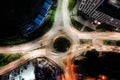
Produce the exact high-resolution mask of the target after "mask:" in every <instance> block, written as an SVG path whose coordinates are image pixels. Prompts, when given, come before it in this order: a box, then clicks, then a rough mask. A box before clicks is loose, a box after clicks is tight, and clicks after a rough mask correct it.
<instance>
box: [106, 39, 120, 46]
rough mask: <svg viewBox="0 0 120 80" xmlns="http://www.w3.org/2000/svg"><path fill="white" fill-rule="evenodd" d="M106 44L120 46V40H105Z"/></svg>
mask: <svg viewBox="0 0 120 80" xmlns="http://www.w3.org/2000/svg"><path fill="white" fill-rule="evenodd" d="M104 44H105V45H114V46H120V40H104Z"/></svg>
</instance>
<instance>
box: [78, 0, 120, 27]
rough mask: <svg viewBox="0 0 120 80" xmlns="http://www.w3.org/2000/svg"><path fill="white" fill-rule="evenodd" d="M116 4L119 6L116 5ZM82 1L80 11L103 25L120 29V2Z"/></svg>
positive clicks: (105, 0) (110, 0)
mask: <svg viewBox="0 0 120 80" xmlns="http://www.w3.org/2000/svg"><path fill="white" fill-rule="evenodd" d="M115 1H116V3H119V4H114V3H115ZM115 1H114V2H112V0H81V1H80V4H79V11H80V12H82V13H84V14H86V15H88V16H89V17H90V18H93V19H95V20H97V21H99V22H101V23H106V24H108V25H111V26H113V27H115V28H116V29H120V2H119V1H117V0H115Z"/></svg>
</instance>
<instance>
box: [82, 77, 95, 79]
mask: <svg viewBox="0 0 120 80" xmlns="http://www.w3.org/2000/svg"><path fill="white" fill-rule="evenodd" d="M84 80H96V78H92V77H86V78H84Z"/></svg>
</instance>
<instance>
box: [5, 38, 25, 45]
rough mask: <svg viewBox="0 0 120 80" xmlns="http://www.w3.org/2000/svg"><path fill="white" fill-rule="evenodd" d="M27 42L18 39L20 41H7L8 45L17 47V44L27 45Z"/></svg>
mask: <svg viewBox="0 0 120 80" xmlns="http://www.w3.org/2000/svg"><path fill="white" fill-rule="evenodd" d="M25 42H27V40H26V39H18V40H15V41H14V40H13V41H6V44H7V45H17V44H22V43H25Z"/></svg>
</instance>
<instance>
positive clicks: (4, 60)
mask: <svg viewBox="0 0 120 80" xmlns="http://www.w3.org/2000/svg"><path fill="white" fill-rule="evenodd" d="M19 58H20V55H19V54H0V67H3V66H5V65H6V64H8V63H10V62H12V61H14V60H16V59H19Z"/></svg>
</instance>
